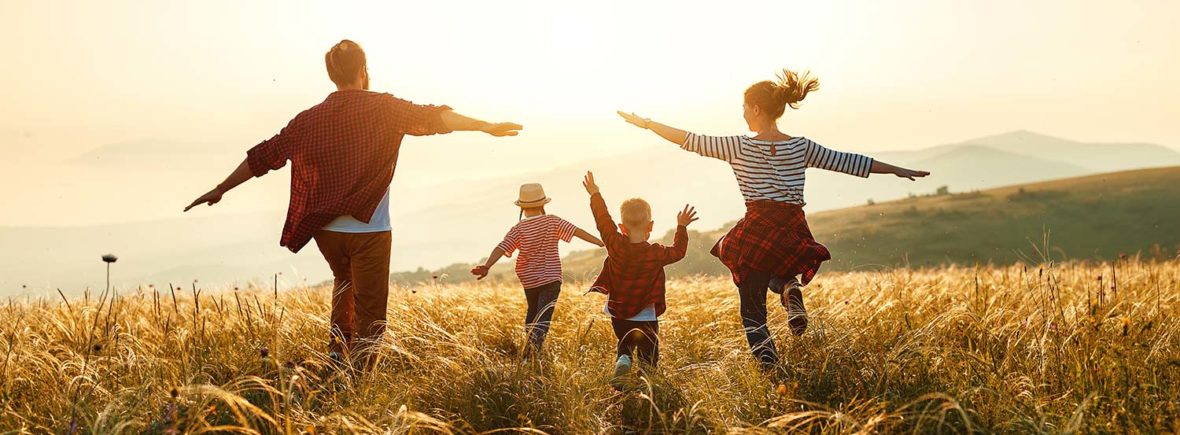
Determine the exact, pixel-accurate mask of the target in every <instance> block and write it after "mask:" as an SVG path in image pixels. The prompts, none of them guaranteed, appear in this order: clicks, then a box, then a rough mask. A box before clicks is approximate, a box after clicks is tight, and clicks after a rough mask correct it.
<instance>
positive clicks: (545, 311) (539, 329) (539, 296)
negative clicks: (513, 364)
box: [524, 281, 561, 355]
mask: <svg viewBox="0 0 1180 435" xmlns="http://www.w3.org/2000/svg"><path fill="white" fill-rule="evenodd" d="M559 294H561V281H554V282H551V283H549V284H545V285H543V286H540V287H534V288H530V289H525V290H524V297H525V300H527V301H528V304H529V308H528V311H526V312H525V314H524V328H525V331H527V332H528V336H529V341H528V344H527V345H526V347H525V354H526V355H528V354H532V353H536V352H540V351H541V345H542V344H545V335H546V334H548V333H549V323H550V322H551V321H552V320H553V310H554V308H556V307H557V296H558V295H559Z"/></svg>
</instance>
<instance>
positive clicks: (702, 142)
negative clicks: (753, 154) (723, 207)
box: [618, 112, 742, 162]
mask: <svg viewBox="0 0 1180 435" xmlns="http://www.w3.org/2000/svg"><path fill="white" fill-rule="evenodd" d="M618 113H619V116H622V117H623V119H624V120H626V121H627V122H628V123H631V124H633V125H635V126H637V127H640V128H645V129H648V130H651V131H654V132H656V134H658V135H660V137H662V138H664V139H667V140H668V141H669V142H672V143H674V144H676V145H679V146H680V148H681V149H683V150H685V151H688V152H693V153H697V154H700V155H702V156H705V157H710V158H714V159H718V160H724V161H727V162H732V161H733V159H734V157H736V156H737V155H738V154H740V153H741V139H742V138H741V136H702V135H699V134H693V133H689V132H687V131H684V130H681V129H679V128H676V127H669V126H667V125H664V124H660V123H658V122H655V121H652V120H650V119H647V118H641V117H639V115H636V114H634V113H624V112H618Z"/></svg>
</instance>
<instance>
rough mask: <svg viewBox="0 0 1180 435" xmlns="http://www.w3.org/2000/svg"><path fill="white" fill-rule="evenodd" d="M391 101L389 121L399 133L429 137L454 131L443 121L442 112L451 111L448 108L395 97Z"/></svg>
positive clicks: (391, 97)
mask: <svg viewBox="0 0 1180 435" xmlns="http://www.w3.org/2000/svg"><path fill="white" fill-rule="evenodd" d="M387 95H388V94H387ZM389 100H390V103H389V111H388V113H387V120H388V121H389V123H390V125H391V126H392V127H393V129H394V130H396V131H397V132H399V133H404V134H408V135H412V136H428V135H432V134H443V133H450V132H451V131H452V130H451V129H450V128H447V126H446V124H444V123H443V120H442V112H444V111H448V110H451V108H450V107H448V106H435V105H429V104H427V105H423V104H414V103H412V102H410V101H407V100H403V99H401V98H397V97H395V96H393V95H390V96H389Z"/></svg>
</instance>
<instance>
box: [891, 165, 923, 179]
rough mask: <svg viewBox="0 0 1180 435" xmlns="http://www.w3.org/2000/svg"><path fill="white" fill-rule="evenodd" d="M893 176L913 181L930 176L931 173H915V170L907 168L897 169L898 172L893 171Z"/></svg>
mask: <svg viewBox="0 0 1180 435" xmlns="http://www.w3.org/2000/svg"><path fill="white" fill-rule="evenodd" d="M893 174H894V175H897V176H898V177H901V178H908V179H910V181H913V180H914V179H915V178H922V177H925V176H927V175H930V173H929V172H926V171H915V170H913V169H906V168H897V170H896V171H893Z"/></svg>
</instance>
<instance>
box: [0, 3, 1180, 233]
mask: <svg viewBox="0 0 1180 435" xmlns="http://www.w3.org/2000/svg"><path fill="white" fill-rule="evenodd" d="M1177 16H1180V2H1175V1H1163V0H1160V1H1152V0H1143V1H1127V2H1107V1H1088V0H1080V1H1055V0H1049V1H1037V2H1027V1H1007V0H1001V1H992V2H978V1H969V0H938V1H904V2H900V1H899V2H880V1H868V0H866V1H833V2H803V1H752V2H742V1H727V2H717V1H709V2H683V1H644V2H630V1H593V2H586V1H577V2H543V1H536V2H509V1H505V2H456V1H432V2H313V1H252V2H240V1H202V2H181V1H147V0H144V1H121V0H108V1H102V2H90V1H54V2H43V1H21V0H3V1H2V3H0V17H2V18H0V50H2V52H3V53H4V55H5V57H6V59H5V61H4V65H5V66H4V68H0V83H3V85H0V152H2V153H3V155H4V156H5V159H4V161H3V163H0V174H3V175H0V177H2V178H3V179H4V186H5V187H3V188H2V189H0V202H3V203H5V204H7V206H6V207H2V208H0V226H3V225H22V226H36V225H87V224H94V223H109V222H120V221H135V220H142V219H156V218H165V217H173V216H175V217H178V216H179V213H178V211H179V209H180V208H181V207H182V206H183V205H184V204H186V203H187V202H188V201H190V200H191V198H192V197H195V196H197V195H198V194H199V193H201V192H203V191H204V190H207V188H208V187H211V186H213V185H214V184H215V183H217V182H218V181H220V179H221V177H223V176H224V174H225V173H228V171H229V170H230V169H232V168H233V166H234V165H236V163H237V162H238V161H240V159H241V158H242V157H243V156H244V151H245V150H246V149H247V148H249V147H250V146H252V145H253V144H256V143H257V142H259V141H261V140H263V139H266V138H268V137H270V136H271V135H273V134H274V133H275V132H276V131H278V129H279V128H281V127H282V126H283V125H285V124H286V122H287V121H288V120H290V119H291V118H292V117H293V116H294V115H295V114H297V113H298V112H299V111H301V110H304V109H306V108H307V107H310V106H312V105H314V104H316V103H317V102H319V101H322V99H323V98H324V97H325V96H326V95H327V94H328V93H329V92H331V91H332V90H334V87H333V85H332V84H331V83H330V82H329V81H328V79H327V75H326V73H325V71H324V65H323V54H324V52H325V51H326V50H327V49H328V48H329V47H330V46H332V45H333V44H334V43H336V42H337V41H339V40H340V39H343V38H349V39H353V40H355V41H357V42H359V43H361V44H362V45H363V46H364V47H365V49H366V51H367V52H368V55H369V60H370V68H369V70H370V74H371V76H372V87H373V89H374V90H378V91H385V92H391V93H393V94H395V95H398V96H400V97H402V98H406V99H410V100H413V101H416V102H421V103H433V104H447V105H450V106H452V107H454V108H455V109H456V110H457V111H459V112H461V113H464V114H468V115H472V116H475V117H478V118H482V119H486V120H489V121H514V122H519V123H521V124H523V125H524V126H525V129H524V131H523V132H522V135H521V136H519V137H516V138H511V139H496V138H490V137H485V136H482V135H479V134H475V133H457V134H453V135H447V136H436V137H428V138H411V139H409V140H407V141H406V146H405V148H406V149H405V150H404V151H403V154H402V164H401V165H399V168H398V180H397V181H396V182H398V183H406V185H407V186H430V185H432V184H436V183H443V182H454V181H455V180H473V182H475V180H480V179H485V178H488V177H495V176H510V175H514V174H524V173H530V172H537V171H541V170H544V169H546V168H550V167H553V166H559V165H564V164H569V163H574V162H578V161H582V160H586V159H591V158H598V157H603V156H613V155H622V154H626V153H628V152H631V151H635V150H637V149H643V148H649V147H656V146H669V145H668V144H666V143H662V142H661V141H660V140H659V139H658V138H656V137H655V136H654V135H651V134H649V133H647V132H644V131H641V130H639V129H636V128H634V127H632V126H630V125H627V124H625V123H623V122H622V121H621V120H619V119H618V118H617V117H616V116H615V115H614V111H615V110H617V109H623V110H627V111H635V112H638V113H639V114H641V115H643V116H649V117H651V118H653V119H656V120H658V121H662V122H664V123H667V124H670V125H673V126H678V127H682V128H685V129H687V130H690V131H695V132H700V133H713V134H738V133H743V132H744V130H745V128H744V123H743V122H742V119H741V116H740V113H741V93H742V91H743V90H744V89H745V87H746V86H748V85H750V84H751V83H753V82H755V81H758V80H764V79H771V78H773V75H774V72H775V71H776V70H777V69H778V68H782V67H790V68H794V69H808V70H810V71H812V72H813V73H814V74H815V75H817V76H818V77H819V78H820V82H821V88H820V91H819V92H817V93H815V94H812V95H810V96H808V98H807V99H806V100H805V101H804V102H803V104H802V108H801V109H800V110H798V111H790V112H789V113H787V115H786V116H784V118H783V120H782V121H781V122H780V126H781V127H782V129H783V130H784V131H785V132H787V133H788V134H795V135H806V136H808V137H809V138H812V139H815V140H817V141H819V142H821V143H824V144H826V145H828V146H830V147H833V148H837V149H843V150H849V151H857V152H865V153H871V152H874V151H889V150H900V149H914V148H922V147H927V146H933V145H938V144H943V143H948V142H957V141H961V140H965V139H970V138H973V137H978V136H985V135H989V134H995V133H1000V132H1005V131H1011V130H1020V129H1023V130H1032V131H1037V132H1040V133H1045V134H1050V135H1055V136H1061V137H1066V138H1070V139H1077V140H1084V141H1114V142H1118V141H1133V142H1152V143H1159V144H1163V145H1168V146H1176V145H1180V128H1178V127H1177V123H1176V122H1175V120H1176V119H1180V84H1177V82H1176V80H1175V77H1177V76H1178V75H1180V55H1178V54H1180V50H1178V48H1180V28H1177V26H1175V25H1174V22H1173V21H1174V18H1175V17H1177ZM120 144H123V145H120ZM126 144H132V145H136V146H138V147H139V148H135V147H132V149H133V150H140V151H142V150H144V149H147V150H149V151H150V153H143V152H140V154H151V155H152V156H153V157H154V159H151V160H144V161H143V163H141V164H128V165H126V166H120V167H115V168H114V170H112V168H111V167H107V168H105V170H99V169H95V168H94V167H92V165H91V166H87V165H85V164H84V163H86V162H88V161H90V160H87V159H88V158H89V159H91V160H93V157H94V156H96V155H97V156H103V155H106V154H109V153H113V152H115V151H118V150H119V149H120V146H124V147H125V146H126ZM181 149H184V150H185V152H180V151H179V150H181ZM193 149H198V150H201V152H202V153H203V154H202V155H203V156H205V157H208V158H203V159H193V158H190V157H191V154H192V150H193ZM137 152H139V151H137ZM186 153H188V154H186ZM79 162H81V163H82V164H80V163H79ZM656 175H657V176H667V177H676V176H686V175H685V174H656ZM158 180H169V182H167V183H164V182H159V181H158ZM285 182H286V181H285V180H283V179H281V178H280V177H272V179H268V180H266V181H265V182H264V183H266V184H264V186H267V187H265V188H260V189H264V190H265V191H267V192H271V191H273V192H281V191H282V190H283V188H284V183H285ZM140 196H142V197H152V198H165V199H162V200H153V202H150V203H144V204H142V206H139V207H130V206H128V204H135V203H134V202H133V201H131V200H133V199H134V198H136V197H140ZM267 198H268V199H266V200H258V201H237V203H236V204H233V205H226V206H223V207H222V206H219V208H218V210H217V212H226V213H228V212H242V211H248V210H253V209H272V208H277V207H282V206H283V203H284V201H285V197H284V196H283V195H282V194H278V195H270V196H268V197H267Z"/></svg>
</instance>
